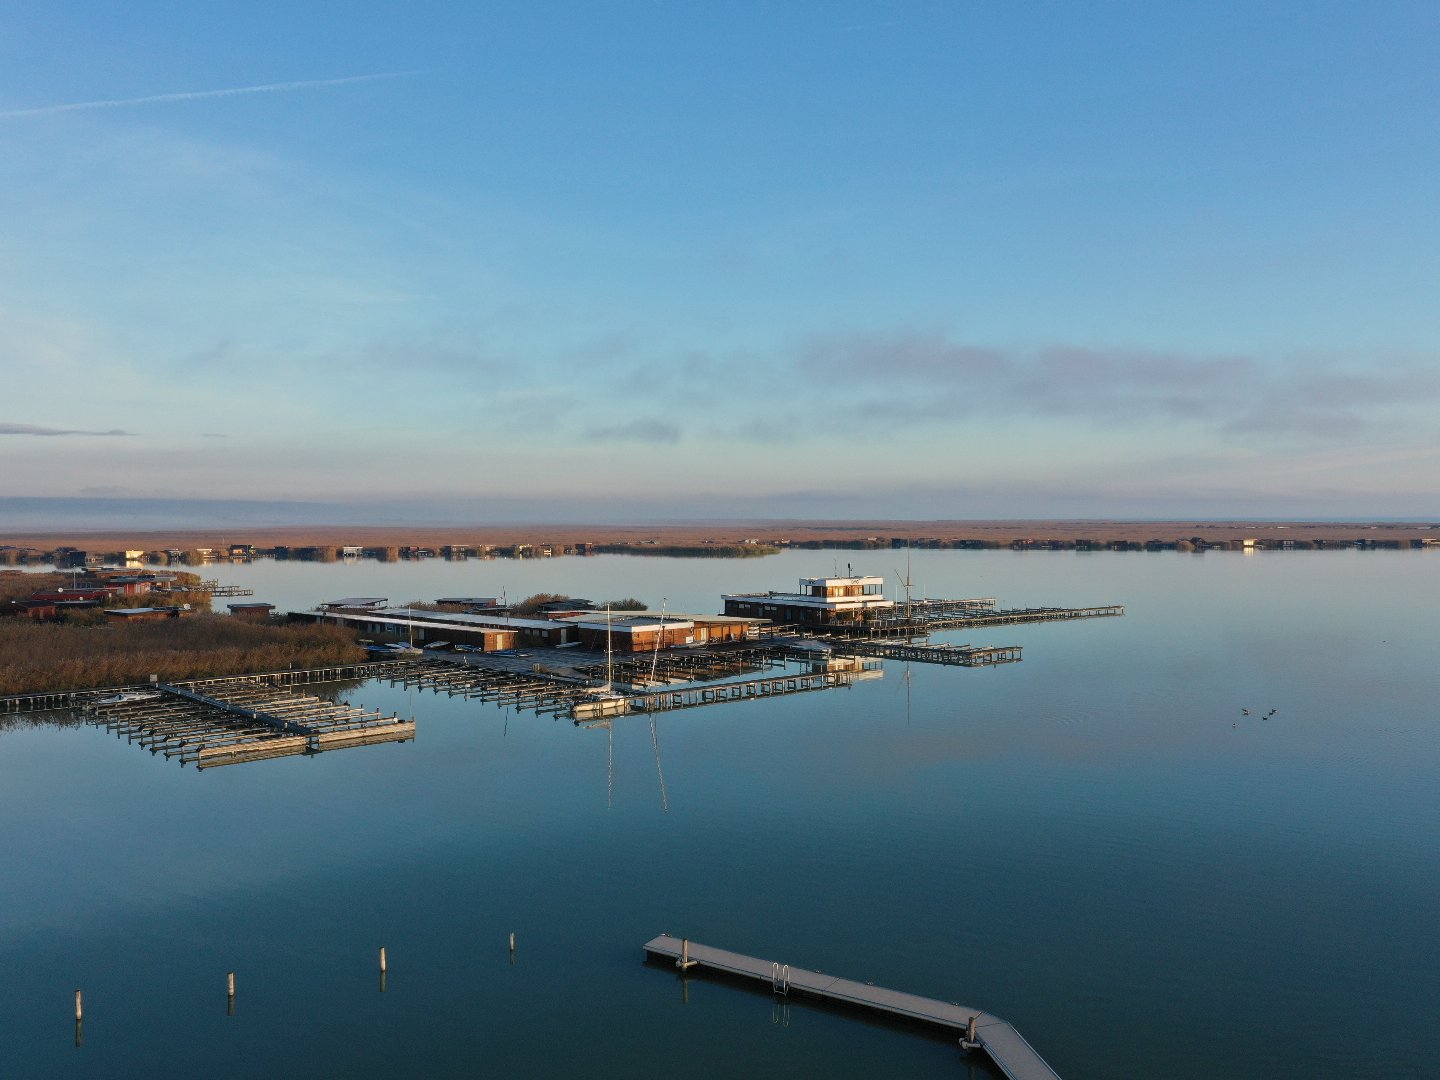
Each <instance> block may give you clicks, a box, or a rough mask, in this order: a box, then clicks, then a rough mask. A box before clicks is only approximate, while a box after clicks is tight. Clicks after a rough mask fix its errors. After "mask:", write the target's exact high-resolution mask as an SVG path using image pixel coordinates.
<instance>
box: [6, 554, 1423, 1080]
mask: <svg viewBox="0 0 1440 1080" xmlns="http://www.w3.org/2000/svg"><path fill="white" fill-rule="evenodd" d="M903 557H904V554H903V553H891V552H888V551H887V552H869V553H867V552H848V553H840V556H839V558H838V559H837V558H836V556H835V554H834V553H830V552H810V553H800V552H792V553H786V554H784V555H781V556H776V557H773V558H766V559H753V560H745V561H738V562H736V561H723V560H694V561H691V560H668V559H641V558H626V557H620V556H616V557H600V558H593V559H575V558H570V559H558V560H553V561H550V560H546V561H534V562H524V563H517V562H511V561H503V560H501V561H470V562H462V563H445V562H442V561H427V562H424V563H420V564H397V565H382V564H378V563H374V562H360V563H357V564H353V565H347V564H337V565H313V564H298V563H268V562H262V563H257V564H253V565H243V566H223V567H220V568H217V570H216V574H217V576H220V577H222V579H223V580H226V581H233V582H236V583H240V584H246V585H250V586H252V587H253V588H255V590H256V596H255V599H257V600H269V601H272V602H275V603H277V604H280V605H281V606H282V607H309V606H311V605H313V604H315V603H317V602H319V601H321V600H326V599H333V598H335V597H339V596H344V595H377V596H381V595H384V596H388V597H389V598H390V599H392V600H393V601H395V602H397V603H404V602H405V601H406V600H410V599H427V598H433V597H435V596H438V595H456V594H459V595H490V594H497V595H498V594H499V593H500V591H501V590H502V589H503V590H505V591H506V593H507V595H509V596H510V597H516V596H522V595H525V594H528V593H531V592H537V591H541V590H545V591H556V592H568V593H572V594H577V595H583V596H587V597H590V598H592V599H595V600H604V599H607V598H611V597H619V596H628V595H636V596H639V597H641V598H643V599H645V600H648V601H650V602H651V603H653V604H655V605H657V606H658V604H659V603H660V601H661V598H662V597H664V598H665V599H666V602H667V603H668V604H669V607H670V608H671V609H672V610H676V609H680V610H693V611H706V612H708V611H716V610H718V609H719V600H718V596H719V593H720V592H722V591H740V590H749V589H763V588H777V589H778V588H788V587H790V586H792V585H793V584H794V581H795V579H796V578H798V577H799V576H801V575H803V574H809V573H826V572H830V571H832V570H834V569H839V570H840V571H841V572H843V571H844V570H845V564H846V562H847V560H848V561H849V562H851V563H853V564H854V569H855V570H856V572H861V571H864V572H876V573H883V574H885V575H886V576H887V577H888V578H890V579H891V580H892V581H893V580H894V579H895V577H896V575H897V571H903V570H904V568H905V567H904V564H903V563H901V562H899V561H898V559H900V558H903ZM912 575H913V578H914V581H915V583H916V586H917V591H918V589H919V588H920V587H923V588H924V591H925V592H927V593H928V594H929V595H932V596H937V595H938V596H996V597H998V598H999V599H1000V601H1001V604H1002V606H1025V605H1036V604H1061V605H1088V604H1098V603H1123V604H1125V605H1127V614H1126V616H1125V617H1124V618H1123V619H1104V620H1094V621H1088V622H1075V623H1066V624H1058V625H1037V626H1015V627H998V628H994V629H992V630H987V631H984V632H982V633H980V634H965V635H954V636H952V640H955V641H969V642H972V643H974V644H996V645H1002V644H1019V645H1023V646H1024V647H1025V660H1024V662H1023V663H1020V664H1015V665H1010V666H1007V667H1002V668H997V669H992V670H966V669H956V668H936V667H928V666H922V665H914V666H913V667H910V668H907V667H906V665H904V664H899V663H894V662H887V663H886V665H885V673H884V678H883V679H881V680H878V681H872V682H865V683H860V684H857V685H855V686H853V687H851V688H850V689H847V690H835V691H828V692H824V693H816V694H808V695H796V696H794V697H789V698H781V699H775V700H768V701H762V702H747V703H741V704H735V705H729V706H714V707H708V708H703V709H695V710H690V711H684V712H676V713H672V714H666V715H661V716H660V717H659V718H658V722H657V726H656V733H655V734H656V740H655V741H654V742H652V739H651V734H650V730H649V725H648V722H647V721H646V720H645V719H644V718H643V717H634V718H623V719H620V720H618V721H616V723H615V725H614V728H613V731H609V732H607V731H606V730H604V729H594V730H586V729H577V728H576V727H574V726H573V725H572V724H571V723H570V722H569V721H567V720H559V721H556V720H552V719H550V718H548V717H547V718H537V717H535V716H534V715H531V714H526V713H519V714H517V713H514V712H508V711H506V710H504V709H501V708H498V707H496V706H495V705H493V704H479V703H476V702H473V701H472V702H466V701H464V700H462V699H459V698H453V699H452V698H447V697H443V696H436V695H433V694H429V693H419V692H414V693H412V692H407V691H406V690H404V689H403V688H391V687H389V686H385V685H376V684H369V685H364V686H360V687H356V688H353V689H350V690H348V691H346V693H347V696H349V697H350V698H351V699H352V700H356V701H361V702H364V703H365V704H366V705H374V706H383V707H385V708H387V709H393V710H397V711H400V712H402V713H405V714H409V713H412V712H413V713H414V715H415V716H416V717H417V719H418V721H419V737H418V738H417V740H416V741H415V742H413V743H407V744H403V745H382V746H373V747H364V748H359V749H354V750H347V751H343V752H333V753H328V754H323V755H320V756H317V757H311V758H289V759H283V760H277V761H271V762H260V763H251V764H246V765H240V766H235V767H231V768H223V769H212V770H208V771H206V772H203V773H197V772H196V771H195V770H194V769H193V768H181V767H179V766H177V765H176V764H175V763H174V762H167V761H166V760H164V759H163V758H160V757H152V756H151V755H150V754H149V753H147V752H146V751H144V750H142V749H140V748H139V747H137V746H134V745H130V744H127V743H126V742H125V741H123V740H118V739H116V738H115V737H114V736H113V735H110V734H107V733H106V732H104V731H103V730H100V729H95V728H88V727H83V726H73V725H72V726H64V725H60V726H57V725H41V726H31V725H29V724H26V723H9V722H8V721H7V722H6V723H7V726H6V727H5V729H4V730H3V731H0V843H3V849H0V850H3V853H4V870H3V873H0V971H3V972H4V973H5V977H4V979H3V980H0V1039H3V1042H0V1045H3V1046H4V1047H5V1050H4V1052H3V1057H0V1060H3V1062H4V1065H3V1068H0V1071H3V1073H4V1075H6V1076H17V1077H29V1076H47V1077H48V1076H61V1077H64V1076H76V1077H110V1076H139V1075H145V1076H162V1077H169V1076H174V1077H193V1076H206V1077H249V1076H257V1075H275V1076H360V1075H366V1076H369V1075H377V1076H378V1075H385V1076H415V1077H451V1076H453V1077H471V1076H479V1075H532V1076H549V1075H554V1076H587V1077H596V1076H601V1077H609V1076H613V1077H622V1076H637V1075H657V1076H658V1075H668V1076H687V1077H726V1076H734V1075H738V1074H740V1073H742V1072H755V1071H761V1072H766V1073H769V1074H771V1075H813V1076H854V1077H870V1076H905V1077H915V1076H937V1077H939V1076H955V1075H966V1071H967V1069H969V1070H971V1071H973V1074H974V1075H975V1076H987V1077H988V1076H990V1075H991V1074H990V1073H989V1072H988V1071H987V1070H986V1069H985V1068H984V1066H983V1065H982V1064H980V1063H972V1064H970V1065H968V1066H967V1065H965V1064H963V1063H962V1061H961V1060H960V1058H959V1053H958V1051H957V1050H956V1049H955V1048H954V1047H952V1046H950V1045H948V1044H947V1043H946V1042H944V1041H943V1040H939V1039H931V1038H927V1037H925V1036H924V1035H921V1034H917V1033H915V1032H913V1031H906V1030H900V1029H896V1028H892V1027H887V1026H881V1025H874V1024H871V1023H868V1022H866V1021H865V1020H864V1019H863V1018H862V1017H858V1016H856V1015H854V1014H846V1013H839V1012H833V1011H827V1010H822V1009H816V1008H813V1007H809V1006H806V1005H803V1004H802V1003H799V1002H795V1003H792V1004H791V1005H790V1007H789V1008H788V1010H787V1009H784V1008H780V1007H778V1006H777V1005H776V1004H775V1003H774V1002H772V1000H771V998H770V996H769V995H768V994H766V993H757V992H753V991H749V990H746V989H743V988H740V987H737V986H734V985H731V984H725V983H716V982H711V981H707V980H704V979H700V980H691V981H690V982H689V983H688V985H684V984H682V983H681V982H680V981H679V980H678V979H677V978H676V976H675V974H674V972H673V971H668V970H664V969H661V968H657V967H646V966H644V965H642V963H641V962H640V946H641V945H642V943H643V942H645V941H646V940H648V939H649V938H650V937H652V936H654V935H655V934H657V933H659V932H661V931H669V932H671V933H674V934H677V935H678V934H682V933H683V934H687V935H689V936H690V937H692V938H694V939H696V940H698V941H703V942H706V943H709V944H714V945H719V946H722V947H725V948H730V949H734V950H737V951H741V952H746V953H751V954H754V955H759V956H766V957H774V958H776V959H780V960H784V961H788V962H790V963H793V964H796V965H799V966H805V967H812V968H820V969H823V970H825V971H827V972H835V973H837V974H842V975H848V976H851V977H854V978H859V979H864V980H872V981H874V982H876V983H878V984H880V985H885V986H891V987H894V988H897V989H903V990H909V991H913V992H916V993H921V994H926V995H929V996H934V997H939V998H942V999H945V1000H954V1001H959V1002H962V1003H964V1004H967V1005H974V1006H977V1007H980V1008H985V1009H989V1010H991V1011H993V1012H996V1013H998V1014H1000V1015H1001V1016H1004V1017H1006V1018H1007V1019H1009V1020H1011V1021H1012V1022H1013V1023H1014V1024H1015V1025H1016V1026H1017V1027H1018V1028H1019V1030H1020V1031H1021V1032H1022V1033H1023V1034H1024V1035H1025V1036H1026V1037H1027V1038H1028V1039H1029V1040H1030V1041H1031V1042H1032V1043H1033V1044H1034V1045H1035V1046H1036V1048H1037V1049H1039V1050H1040V1052H1041V1053H1042V1054H1043V1055H1044V1056H1045V1057H1046V1058H1047V1059H1048V1060H1049V1061H1050V1062H1051V1064H1052V1065H1054V1066H1055V1068H1056V1069H1057V1070H1058V1071H1059V1072H1060V1074H1061V1075H1062V1076H1064V1077H1066V1080H1083V1078H1086V1077H1093V1078H1101V1077H1162V1076H1163V1077H1174V1078H1187V1077H1312V1076H1320V1075H1323V1076H1339V1077H1420V1076H1431V1075H1435V1064H1434V1061H1435V1059H1434V1053H1433V1044H1432V1040H1431V1039H1430V1038H1429V1036H1428V1030H1429V1026H1430V1024H1431V1022H1432V1021H1431V1016H1432V1014H1433V1011H1434V1006H1435V1003H1436V1002H1437V1001H1440V918H1437V917H1436V898H1437V896H1440V824H1437V822H1440V784H1437V778H1440V731H1437V718H1436V702H1437V700H1440V693H1437V691H1440V675H1437V670H1436V664H1435V657H1436V645H1437V639H1440V633H1437V631H1440V614H1437V610H1436V600H1437V597H1440V588H1437V586H1440V555H1436V554H1434V553H1426V552H1415V553H1410V552H1404V553H1359V552H1337V553H1318V552H1317V553H1293V554H1291V553H1286V554H1280V553H1276V554H1269V555H1259V556H1242V555H1239V554H1215V553H1210V554H1206V555H1203V556H1192V555H1179V554H1176V553H1173V552H1171V553H1160V554H1139V553H1135V554H1125V555H1119V554H1098V553H1097V554H1093V555H1084V554H1073V553H1023V554H1016V553H1010V552H986V553H972V552H916V553H915V555H914V559H913V568H912ZM1243 708H1248V709H1249V710H1250V714H1251V715H1250V716H1248V717H1246V716H1244V715H1242V713H1241V710H1242V709H1243ZM1271 709H1275V710H1277V711H1276V713H1275V715H1274V716H1273V717H1271V718H1269V719H1262V717H1263V716H1264V714H1265V713H1267V712H1269V711H1270V710H1271ZM657 744H658V749H659V759H658V761H657V756H656V752H655V748H656V745H657ZM612 749H613V770H610V769H607V761H608V760H609V754H610V752H611V751H612ZM662 770H663V781H664V787H665V792H664V794H665V798H666V799H667V800H668V810H667V809H666V807H665V805H664V804H663V803H662V793H661V771H662ZM512 931H513V932H514V933H515V934H516V935H517V944H518V949H517V952H516V954H515V957H514V962H513V963H512V962H511V958H510V956H509V952H508V948H507V944H506V939H507V935H508V934H509V933H510V932H512ZM381 945H384V946H385V947H386V949H387V952H388V957H389V964H390V971H389V975H388V978H387V981H386V984H385V987H384V991H383V993H382V992H381V987H380V984H379V976H378V970H377V963H376V952H377V949H378V948H379V946H381ZM228 971H234V972H235V973H236V981H237V997H236V1003H235V1012H234V1015H233V1016H231V1015H227V1009H226V997H225V974H226V972H228ZM76 987H83V988H84V990H85V1003H86V1020H85V1026H84V1030H83V1046H81V1047H79V1048H76V1046H75V1045H74V1042H75V1032H74V1029H73V1023H72V1017H73V992H74V990H75V988H76Z"/></svg>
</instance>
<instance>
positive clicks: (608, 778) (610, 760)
mask: <svg viewBox="0 0 1440 1080" xmlns="http://www.w3.org/2000/svg"><path fill="white" fill-rule="evenodd" d="M605 738H606V741H607V742H608V743H609V745H608V746H607V747H606V749H605V809H606V810H609V809H611V808H612V807H613V806H614V805H615V725H614V724H613V723H609V722H607V723H606V725H605Z"/></svg>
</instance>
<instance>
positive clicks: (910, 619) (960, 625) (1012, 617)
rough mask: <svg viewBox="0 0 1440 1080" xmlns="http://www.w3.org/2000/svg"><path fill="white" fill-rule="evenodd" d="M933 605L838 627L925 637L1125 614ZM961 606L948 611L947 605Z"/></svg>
mask: <svg viewBox="0 0 1440 1080" xmlns="http://www.w3.org/2000/svg"><path fill="white" fill-rule="evenodd" d="M924 603H925V604H929V605H933V606H931V607H928V608H922V607H921V606H920V603H918V602H917V603H916V604H914V605H912V610H911V612H910V614H909V616H906V614H905V613H904V612H903V611H898V612H897V613H896V614H895V615H893V616H886V617H883V618H877V619H871V620H869V621H867V622H864V623H858V624H856V626H855V627H854V628H853V629H847V628H845V627H836V628H835V630H836V631H838V632H840V633H849V634H853V635H856V636H861V637H925V636H926V635H928V634H933V633H937V632H939V631H942V630H968V629H971V628H973V627H978V626H1004V625H1012V624H1015V623H1035V622H1064V621H1068V620H1071V619H1103V618H1111V617H1115V616H1119V615H1124V614H1125V605H1124V604H1102V605H1100V606H1098V607H1084V608H1056V607H1038V608H1001V609H995V610H987V609H984V608H979V607H975V608H965V607H964V606H963V605H964V604H966V603H972V602H971V601H938V600H931V601H924ZM946 604H951V605H962V606H952V607H949V608H946V607H945V606H944V605H946Z"/></svg>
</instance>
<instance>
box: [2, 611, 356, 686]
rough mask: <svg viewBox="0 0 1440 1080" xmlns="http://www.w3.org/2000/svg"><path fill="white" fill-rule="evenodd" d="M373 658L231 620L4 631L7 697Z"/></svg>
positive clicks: (328, 632) (305, 635) (347, 646)
mask: <svg viewBox="0 0 1440 1080" xmlns="http://www.w3.org/2000/svg"><path fill="white" fill-rule="evenodd" d="M364 659H365V650H364V649H363V648H362V647H361V646H359V645H357V644H356V643H355V640H354V636H353V635H352V634H350V633H348V632H347V631H345V630H343V629H341V628H339V627H333V626H318V625H304V624H297V625H293V626H287V625H278V624H267V623H253V622H246V621H244V620H242V619H235V618H231V617H230V616H227V615H209V614H199V615H192V616H190V617H188V618H184V619H178V620H166V621H163V622H141V623H134V624H130V625H123V626H73V625H67V624H65V623H31V622H29V621H28V620H27V621H24V622H19V621H16V620H7V621H6V622H5V623H0V696H4V695H12V694H43V693H52V692H56V693H58V692H61V691H65V690H90V689H97V688H101V687H111V686H128V685H132V684H135V683H144V682H148V681H149V680H150V676H151V675H158V676H159V678H160V681H161V682H172V681H174V680H177V679H205V678H214V677H218V676H224V675H248V674H251V673H253V672H259V671H274V670H276V669H283V668H288V667H296V668H310V667H331V666H335V667H338V666H341V665H344V664H356V663H361V662H363V661H364Z"/></svg>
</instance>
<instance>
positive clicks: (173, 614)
mask: <svg viewBox="0 0 1440 1080" xmlns="http://www.w3.org/2000/svg"><path fill="white" fill-rule="evenodd" d="M187 610H188V608H187V607H186V606H179V607H134V608H106V609H105V615H106V617H107V618H111V619H114V620H115V621H116V622H122V623H131V622H150V621H152V620H155V619H178V618H180V616H181V615H183V614H185V612H186V611H187Z"/></svg>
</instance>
